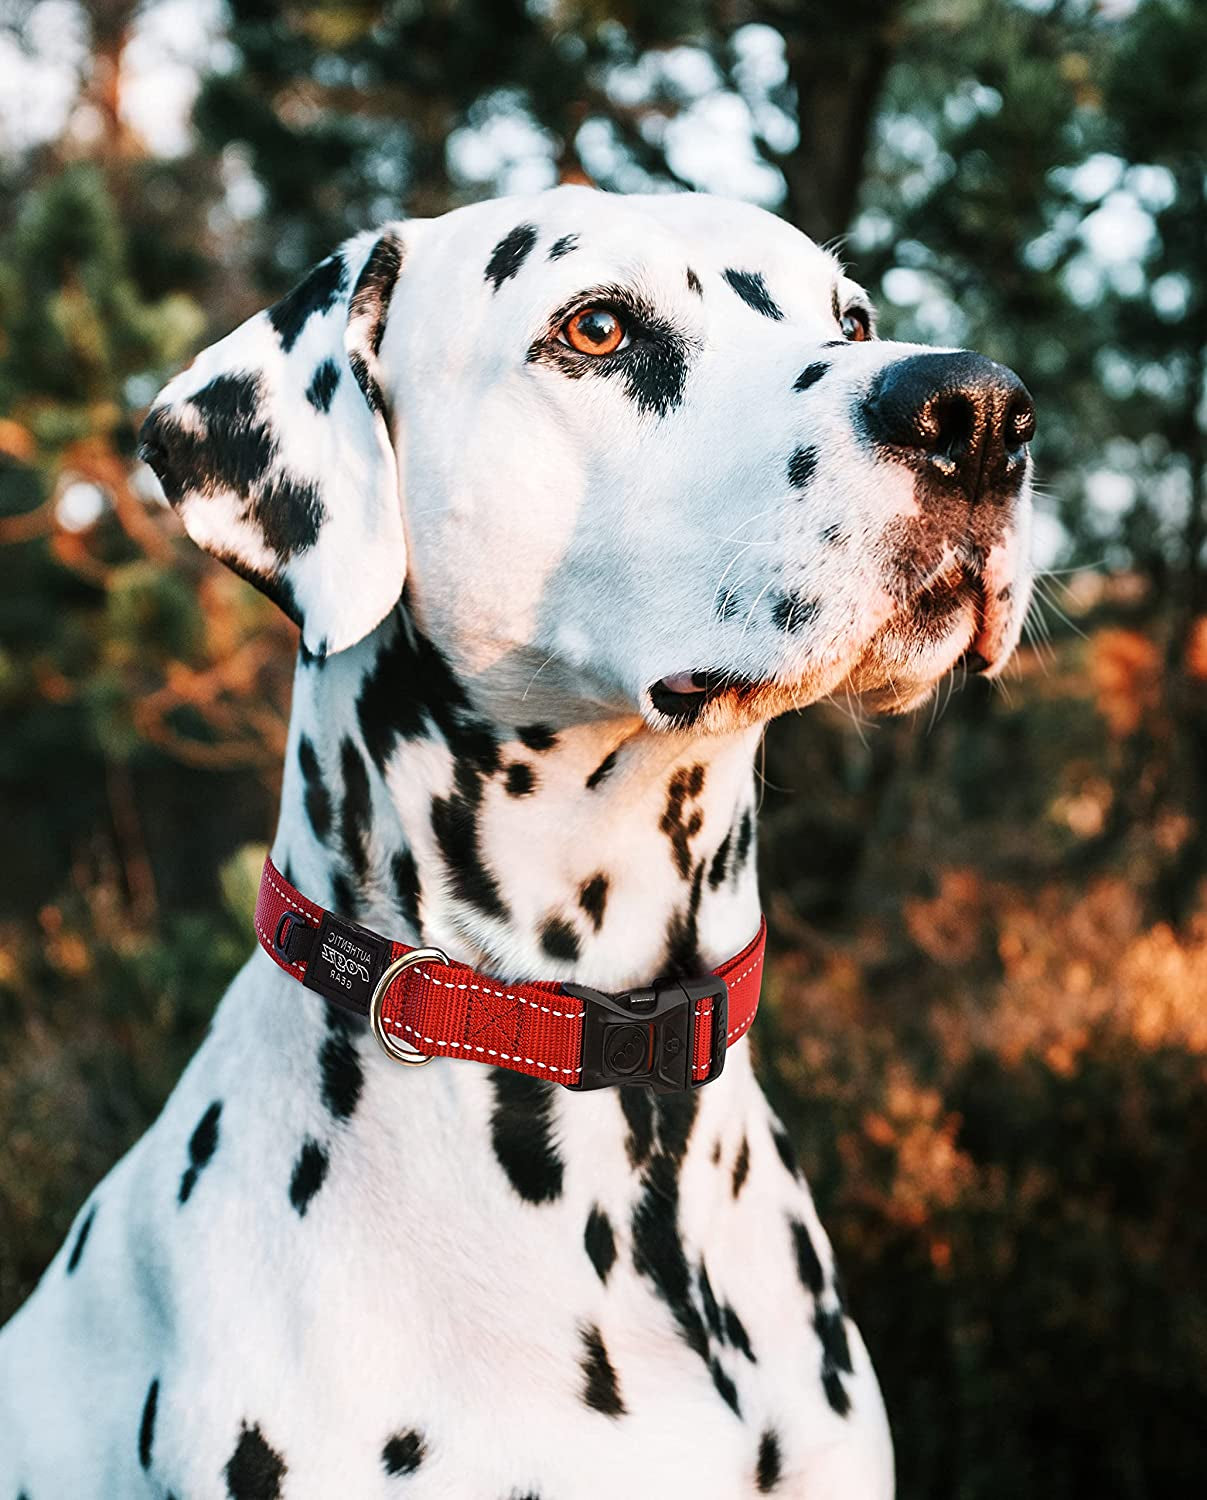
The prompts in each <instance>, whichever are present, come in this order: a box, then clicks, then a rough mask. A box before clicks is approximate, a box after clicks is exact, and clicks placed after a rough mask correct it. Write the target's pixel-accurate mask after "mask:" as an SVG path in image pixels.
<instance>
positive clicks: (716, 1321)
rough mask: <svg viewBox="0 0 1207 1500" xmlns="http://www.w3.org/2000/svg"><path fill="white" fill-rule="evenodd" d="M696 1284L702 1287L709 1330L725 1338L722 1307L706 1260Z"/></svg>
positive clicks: (702, 1303)
mask: <svg viewBox="0 0 1207 1500" xmlns="http://www.w3.org/2000/svg"><path fill="white" fill-rule="evenodd" d="M696 1284H697V1286H698V1287H699V1288H700V1305H701V1307H703V1309H704V1321H705V1322H706V1323H707V1324H708V1331H709V1333H711V1334H712V1336H713V1338H714V1339H720V1338H724V1336H725V1331H724V1328H723V1326H722V1323H721V1308H720V1305H719V1303H718V1302H717V1298H716V1293H715V1292H714V1291H713V1289H712V1282H711V1281H710V1280H709V1276H708V1271H707V1269H706V1268H705V1266H704V1262H703V1261H701V1262H700V1270H699V1272H698V1273H697V1275H696Z"/></svg>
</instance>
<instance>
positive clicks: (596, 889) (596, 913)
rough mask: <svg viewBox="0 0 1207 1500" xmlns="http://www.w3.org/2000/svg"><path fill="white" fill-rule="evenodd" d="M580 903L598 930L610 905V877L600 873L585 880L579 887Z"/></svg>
mask: <svg viewBox="0 0 1207 1500" xmlns="http://www.w3.org/2000/svg"><path fill="white" fill-rule="evenodd" d="M578 904H579V905H580V906H581V907H582V909H583V910H584V911H585V912H586V914H587V915H588V916H589V917H590V918H591V925H592V926H593V927H594V928H595V930H596V932H598V931H599V929H600V928H601V927H602V926H603V919H604V911H605V910H606V908H607V905H608V877H607V876H606V875H604V874H599V875H592V876H591V878H590V880H584V881H583V883H582V885H581V886H579V888H578Z"/></svg>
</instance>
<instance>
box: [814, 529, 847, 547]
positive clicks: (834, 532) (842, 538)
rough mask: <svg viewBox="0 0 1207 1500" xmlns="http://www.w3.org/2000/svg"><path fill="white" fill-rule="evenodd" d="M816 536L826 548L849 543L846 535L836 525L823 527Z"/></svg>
mask: <svg viewBox="0 0 1207 1500" xmlns="http://www.w3.org/2000/svg"><path fill="white" fill-rule="evenodd" d="M817 534H818V536H819V537H820V538H821V540H822V541H823V542H825V544H826V546H827V547H842V546H845V545H846V543H847V542H849V541H850V537H849V536H848V535H847V533H846V532H845V531H844V530H843V529H842V527H841V526H839V525H837V524H834V525H831V526H823V527H822V529H821V530H820V531H819V532H818V533H817Z"/></svg>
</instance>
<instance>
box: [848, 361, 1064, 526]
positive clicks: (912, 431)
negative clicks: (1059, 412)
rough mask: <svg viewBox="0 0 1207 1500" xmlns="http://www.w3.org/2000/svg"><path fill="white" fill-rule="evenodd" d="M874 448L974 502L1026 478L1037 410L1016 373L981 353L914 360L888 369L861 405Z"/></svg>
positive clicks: (881, 374) (877, 379) (879, 376)
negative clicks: (920, 467) (897, 455)
mask: <svg viewBox="0 0 1207 1500" xmlns="http://www.w3.org/2000/svg"><path fill="white" fill-rule="evenodd" d="M862 417H863V425H864V427H865V429H866V431H867V433H868V435H869V436H870V437H871V438H872V439H873V441H874V442H876V443H878V444H882V445H885V446H888V447H890V448H894V449H897V450H902V449H903V450H905V451H906V453H908V454H909V455H910V458H911V459H912V460H913V461H914V462H915V463H921V464H924V465H925V467H926V469H927V470H928V471H929V472H931V473H933V474H935V475H937V476H939V477H941V478H942V479H944V480H946V481H948V482H949V483H951V484H954V485H957V486H958V487H959V488H960V489H961V490H963V492H964V494H965V495H966V496H967V497H968V499H969V500H970V501H973V500H976V499H977V498H978V497H979V496H981V495H982V494H984V493H985V492H986V491H987V490H989V491H992V490H994V489H999V488H1003V489H1008V488H1012V487H1013V484H1015V483H1017V481H1018V480H1019V479H1020V478H1021V477H1022V470H1023V466H1024V464H1025V462H1026V452H1025V449H1026V446H1027V444H1028V443H1029V442H1030V441H1031V439H1032V438H1033V437H1034V436H1035V406H1034V403H1033V402H1032V400H1031V396H1030V393H1029V392H1028V390H1027V388H1026V386H1025V385H1024V384H1023V383H1022V381H1021V380H1020V379H1019V378H1018V376H1017V375H1016V374H1015V373H1014V371H1013V370H1008V369H1007V368H1006V366H1005V365H999V364H995V363H994V362H993V360H991V359H986V358H985V357H984V356H983V355H980V354H970V353H967V352H961V353H958V354H911V355H910V356H909V357H908V358H906V359H899V360H896V361H895V362H894V363H893V364H891V365H888V366H886V368H885V369H883V370H882V371H881V372H880V374H879V375H878V376H877V377H876V380H875V383H874V384H873V386H872V389H871V391H870V392H869V393H868V395H867V397H866V398H865V400H864V403H863V412H862Z"/></svg>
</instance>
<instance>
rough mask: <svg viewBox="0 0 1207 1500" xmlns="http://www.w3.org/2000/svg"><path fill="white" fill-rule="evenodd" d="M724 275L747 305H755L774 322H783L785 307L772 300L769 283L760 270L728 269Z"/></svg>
mask: <svg viewBox="0 0 1207 1500" xmlns="http://www.w3.org/2000/svg"><path fill="white" fill-rule="evenodd" d="M722 275H723V276H724V277H725V280H726V281H727V282H728V283H729V284H730V286H731V287H733V289H734V291H735V292H737V294H738V296H739V297H741V299H742V301H743V302H744V303H745V304H746V306H747V307H753V308H754V310H755V312H757V313H762V315H763V316H764V317H765V318H770V319H772V321H773V322H776V323H779V322H782V320H783V316H784V313H783V309H782V308H781V307H780V306H779V305H778V304H777V303H776V302H774V301H773V300H772V297H771V293H770V292H769V291H768V290H767V283H766V282H765V281H764V280H763V278H762V275H761V274H760V273H759V272H758V271H734V270H728V271H724V272H722Z"/></svg>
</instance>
